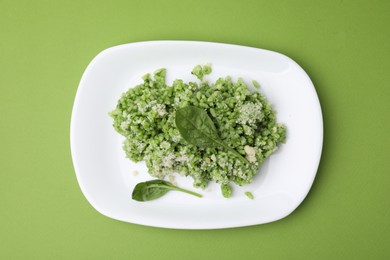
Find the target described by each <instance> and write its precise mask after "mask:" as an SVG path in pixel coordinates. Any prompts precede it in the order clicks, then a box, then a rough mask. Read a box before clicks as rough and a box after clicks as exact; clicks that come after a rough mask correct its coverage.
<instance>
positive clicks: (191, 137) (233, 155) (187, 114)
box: [110, 65, 286, 197]
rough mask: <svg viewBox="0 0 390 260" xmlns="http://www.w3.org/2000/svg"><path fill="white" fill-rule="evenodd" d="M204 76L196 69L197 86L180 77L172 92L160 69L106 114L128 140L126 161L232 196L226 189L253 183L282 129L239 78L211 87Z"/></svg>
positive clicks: (264, 103) (222, 80) (205, 71)
mask: <svg viewBox="0 0 390 260" xmlns="http://www.w3.org/2000/svg"><path fill="white" fill-rule="evenodd" d="M209 73H211V67H210V66H208V65H206V66H200V65H197V66H195V68H194V69H193V71H192V74H194V75H195V76H196V77H197V78H198V79H199V80H197V81H198V82H189V83H185V82H183V80H180V79H177V80H175V81H174V82H173V84H172V86H170V85H167V84H166V83H165V74H166V70H165V69H159V70H157V71H155V72H154V74H153V76H151V75H150V74H146V75H145V76H144V77H143V83H142V84H140V85H137V86H135V87H134V88H130V89H129V90H128V91H127V92H125V93H124V94H122V96H121V98H120V99H119V101H118V104H117V106H116V109H115V110H114V111H112V112H111V113H110V115H111V116H112V118H113V119H114V123H113V126H114V128H115V130H116V131H117V132H118V133H120V134H121V135H123V136H124V137H125V141H124V143H123V150H124V151H125V153H126V156H127V157H128V158H129V159H130V160H132V161H134V162H140V161H145V162H146V165H147V168H148V171H149V174H150V175H151V176H153V177H156V178H159V179H164V178H165V177H166V176H167V175H169V174H171V173H175V172H177V173H179V174H181V175H184V176H191V177H192V178H193V180H194V186H195V187H200V188H205V187H206V186H207V184H208V183H209V182H210V181H215V182H217V183H219V184H220V185H221V191H222V193H223V195H224V196H225V197H229V196H231V193H232V192H231V187H230V185H229V183H236V184H238V185H240V186H241V185H244V184H248V183H251V182H252V179H253V177H254V176H255V175H256V174H257V173H258V170H259V166H260V164H261V163H262V162H263V161H264V160H265V159H266V158H267V157H268V156H270V155H271V154H272V153H273V152H274V151H275V150H276V149H277V148H278V144H279V143H280V142H284V141H285V139H286V128H285V126H283V125H281V124H279V123H277V122H276V119H275V112H274V110H273V109H272V107H271V105H270V104H269V103H268V102H267V100H266V99H265V97H264V96H263V95H262V94H260V93H259V92H258V91H254V92H253V91H251V90H249V88H248V86H247V85H246V84H245V83H244V81H243V80H242V79H238V80H237V82H233V81H232V80H231V78H230V77H225V78H219V79H218V80H217V81H216V82H214V83H208V82H207V81H205V80H203V77H204V75H207V74H209ZM253 84H254V85H255V87H258V86H259V85H258V83H257V82H254V83H253Z"/></svg>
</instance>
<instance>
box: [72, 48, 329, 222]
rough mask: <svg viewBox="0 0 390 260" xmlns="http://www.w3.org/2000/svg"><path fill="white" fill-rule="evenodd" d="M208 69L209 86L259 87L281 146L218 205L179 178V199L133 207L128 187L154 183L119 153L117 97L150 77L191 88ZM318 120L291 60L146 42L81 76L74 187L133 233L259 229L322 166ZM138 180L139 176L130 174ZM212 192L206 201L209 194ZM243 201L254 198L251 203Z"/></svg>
mask: <svg viewBox="0 0 390 260" xmlns="http://www.w3.org/2000/svg"><path fill="white" fill-rule="evenodd" d="M205 63H211V64H212V68H213V73H212V74H211V75H209V76H208V77H207V79H209V80H210V81H213V80H215V79H216V78H217V77H220V76H227V75H230V76H232V78H233V79H234V80H236V79H237V78H238V77H242V78H244V80H245V81H247V83H248V84H250V82H251V81H252V80H257V81H258V82H259V83H260V85H261V86H262V88H261V91H262V92H263V93H264V94H265V96H266V97H267V99H268V101H269V102H270V103H271V104H272V105H273V107H274V108H275V109H276V111H277V120H278V122H281V123H284V124H286V126H287V143H286V144H282V145H280V149H279V150H278V151H277V152H276V153H274V154H273V155H272V156H271V157H270V158H269V159H268V160H267V161H266V162H265V163H264V165H263V166H262V167H261V170H260V174H258V175H257V176H256V178H255V180H254V182H253V183H252V184H250V185H246V186H244V187H238V186H234V196H233V198H230V199H225V198H223V197H222V196H221V194H220V190H219V188H218V186H217V185H216V184H211V185H210V188H209V189H207V190H205V191H202V190H197V189H195V188H193V187H192V179H191V178H190V177H188V178H186V177H179V176H177V177H176V180H177V183H178V185H179V186H180V187H183V188H188V189H191V190H195V191H197V192H200V193H202V194H203V195H204V197H203V198H201V199H199V198H197V197H193V196H189V195H187V194H184V193H180V192H169V193H168V194H167V195H166V196H164V197H162V198H160V199H158V200H155V201H150V202H136V201H134V200H132V199H131V192H132V190H133V187H134V186H135V185H136V184H137V183H139V182H141V181H145V180H150V179H152V178H151V177H150V176H149V174H148V173H147V169H146V166H145V164H144V163H137V164H136V163H132V162H130V161H129V160H128V159H126V158H125V154H124V152H123V151H122V148H121V146H122V141H123V139H124V138H123V137H122V136H120V135H119V134H118V133H116V132H115V131H114V128H113V127H112V119H111V118H110V117H109V116H108V112H109V111H111V110H113V109H114V108H115V106H116V103H117V100H118V99H119V97H120V95H121V93H123V92H125V91H126V90H127V89H128V88H129V87H132V86H134V85H135V84H138V83H141V82H142V80H141V76H143V75H144V74H146V73H147V72H153V71H154V70H156V69H158V68H161V67H164V68H167V83H168V84H170V83H172V81H173V80H174V79H176V78H182V79H183V80H185V81H195V80H196V78H195V77H194V76H192V75H191V74H190V72H191V70H192V68H193V66H195V65H197V64H205ZM322 139H323V128H322V114H321V108H320V104H319V101H318V97H317V94H316V91H315V89H314V87H313V84H312V82H311V81H310V79H309V77H308V76H307V74H306V73H305V72H304V71H303V69H302V68H301V67H300V66H299V65H298V64H297V63H295V62H294V61H293V60H291V59H290V58H288V57H286V56H284V55H282V54H279V53H276V52H272V51H268V50H262V49H257V48H251V47H244V46H237V45H229V44H221V43H209V42H189V41H151V42H139V43H131V44H125V45H121V46H117V47H112V48H109V49H106V50H104V51H103V52H101V53H100V54H99V55H97V56H96V57H95V58H94V59H93V60H92V62H91V63H90V64H89V66H88V68H87V69H86V71H85V72H84V75H83V77H82V79H81V82H80V85H79V88H78V90H77V94H76V98H75V102H74V107H73V112H72V119H71V150H72V158H73V164H74V167H75V171H76V175H77V179H78V182H79V184H80V187H81V190H82V191H83V193H84V195H85V197H86V198H87V200H88V201H89V202H90V203H91V205H92V206H93V207H94V208H95V209H96V210H97V211H99V212H100V213H102V214H103V215H106V216H108V217H110V218H113V219H117V220H122V221H127V222H131V223H136V224H141V225H148V226H156V227H164V228H180V229H217V228H228V227H240V226H248V225H255V224H262V223H267V222H271V221H275V220H278V219H281V218H283V217H285V216H287V215H289V214H290V213H291V212H292V211H294V209H296V208H297V207H298V205H299V204H300V203H301V202H302V201H303V199H304V198H305V196H306V195H307V193H308V192H309V189H310V187H311V185H312V183H313V180H314V177H315V175H316V171H317V168H318V164H319V161H320V157H321V150H322ZM134 170H137V171H138V172H139V174H138V175H137V176H134V175H133V174H132V173H133V171H134ZM210 189H211V191H210ZM245 191H251V192H252V193H253V194H254V196H255V199H254V200H250V199H248V198H247V197H246V196H245V195H244V192H245Z"/></svg>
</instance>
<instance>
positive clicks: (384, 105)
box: [0, 0, 390, 259]
mask: <svg viewBox="0 0 390 260" xmlns="http://www.w3.org/2000/svg"><path fill="white" fill-rule="evenodd" d="M232 2H234V3H230V2H228V1H201V0H198V1H189V2H184V1H163V2H157V1H156V2H151V1H121V2H119V1H113V2H109V1H88V2H87V1H63V2H60V1H5V0H1V1H0V37H1V38H0V88H1V92H0V109H1V111H2V117H1V128H0V136H1V137H0V138H1V140H0V141H1V142H0V144H1V149H0V158H1V159H0V160H1V164H0V167H1V168H0V170H1V182H0V185H1V187H0V209H1V212H0V259H390V247H389V241H390V224H389V220H390V200H389V198H390V185H389V184H390V172H389V167H388V166H389V152H390V149H389V148H390V142H389V140H390V138H389V137H388V132H389V128H390V125H389V116H388V113H389V111H390V108H389V98H390V86H389V81H390V73H389V71H390V62H389V58H390V33H389V26H390V18H389V17H390V15H389V14H390V2H389V1H385V0H383V1H276V2H275V1H232ZM157 39H183V40H203V41H217V42H226V43H235V44H241V45H249V46H255V47H260V48H265V49H271V50H275V51H278V52H281V53H284V54H286V55H288V56H290V57H291V58H293V59H295V60H296V61H297V62H298V63H299V64H301V65H302V66H303V68H304V69H305V70H306V71H307V72H308V74H309V75H310V77H311V78H312V80H313V82H314V85H315V86H316V89H317V92H318V94H319V97H320V101H321V105H322V108H323V114H324V125H325V140H324V150H323V156H322V161H321V165H320V169H319V171H318V175H317V178H316V181H315V183H314V186H313V188H312V190H311V192H310V194H309V196H308V197H307V198H306V200H305V201H304V203H303V204H302V205H301V206H300V207H299V208H298V209H297V210H296V211H295V212H294V213H293V214H292V215H290V216H289V217H287V218H285V219H283V220H280V221H277V222H275V223H271V224H266V225H258V226H253V227H246V228H236V229H225V230H211V231H183V230H166V229H158V228H151V227H143V226H137V225H133V224H128V223H122V222H118V221H115V220H111V219H109V218H106V217H104V216H102V215H100V214H99V213H98V212H96V211H95V210H94V209H93V208H92V207H91V206H90V205H89V203H88V202H87V201H86V199H85V198H84V196H83V195H82V193H81V191H80V189H79V186H78V184H77V181H76V177H75V174H74V170H73V166H72V161H71V156H70V150H69V122H70V115H71V110H72V104H73V98H74V96H75V93H76V89H77V85H78V83H79V80H80V77H81V75H82V73H83V71H84V69H85V67H86V66H87V65H88V63H89V62H90V61H91V59H92V58H93V57H94V56H95V55H96V54H97V53H98V52H100V51H101V50H103V49H105V48H107V47H111V46H114V45H118V44H123V43H128V42H135V41H143V40H157ZM189 257H191V258H189Z"/></svg>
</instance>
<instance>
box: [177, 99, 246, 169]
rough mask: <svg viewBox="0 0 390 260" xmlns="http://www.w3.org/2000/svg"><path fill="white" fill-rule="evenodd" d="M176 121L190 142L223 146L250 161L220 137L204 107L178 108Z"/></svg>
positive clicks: (244, 160)
mask: <svg viewBox="0 0 390 260" xmlns="http://www.w3.org/2000/svg"><path fill="white" fill-rule="evenodd" d="M175 123H176V127H177V129H178V130H179V132H180V135H181V137H183V139H184V140H185V141H187V142H188V143H190V144H192V145H195V146H198V147H203V148H206V147H218V146H222V147H223V148H225V149H226V150H228V151H229V152H231V153H233V154H234V155H235V156H236V157H237V158H238V159H239V160H240V161H241V162H243V163H245V164H246V163H249V162H248V160H246V159H245V158H244V157H243V156H242V155H241V154H239V153H238V152H237V151H235V150H234V149H233V148H231V147H230V146H229V145H227V144H226V143H224V142H223V141H222V140H221V139H220V138H219V136H218V132H217V129H216V128H215V125H214V123H213V121H212V120H211V118H210V117H209V116H208V114H207V113H206V111H204V110H203V109H200V108H198V107H194V106H187V107H184V108H181V109H178V110H177V111H176V116H175Z"/></svg>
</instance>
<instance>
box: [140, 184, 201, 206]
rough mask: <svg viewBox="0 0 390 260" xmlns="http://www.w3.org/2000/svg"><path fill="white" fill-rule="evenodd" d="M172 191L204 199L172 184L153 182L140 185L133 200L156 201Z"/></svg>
mask: <svg viewBox="0 0 390 260" xmlns="http://www.w3.org/2000/svg"><path fill="white" fill-rule="evenodd" d="M171 190H176V191H181V192H184V193H188V194H191V195H194V196H197V197H199V198H201V197H202V195H200V194H198V193H196V192H193V191H189V190H185V189H182V188H179V187H177V186H175V185H173V184H172V183H170V182H167V181H164V180H152V181H146V182H140V183H138V184H137V185H136V186H135V188H134V190H133V193H132V198H133V200H136V201H150V200H155V199H158V198H160V197H162V196H164V195H165V194H166V193H167V192H168V191H171Z"/></svg>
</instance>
